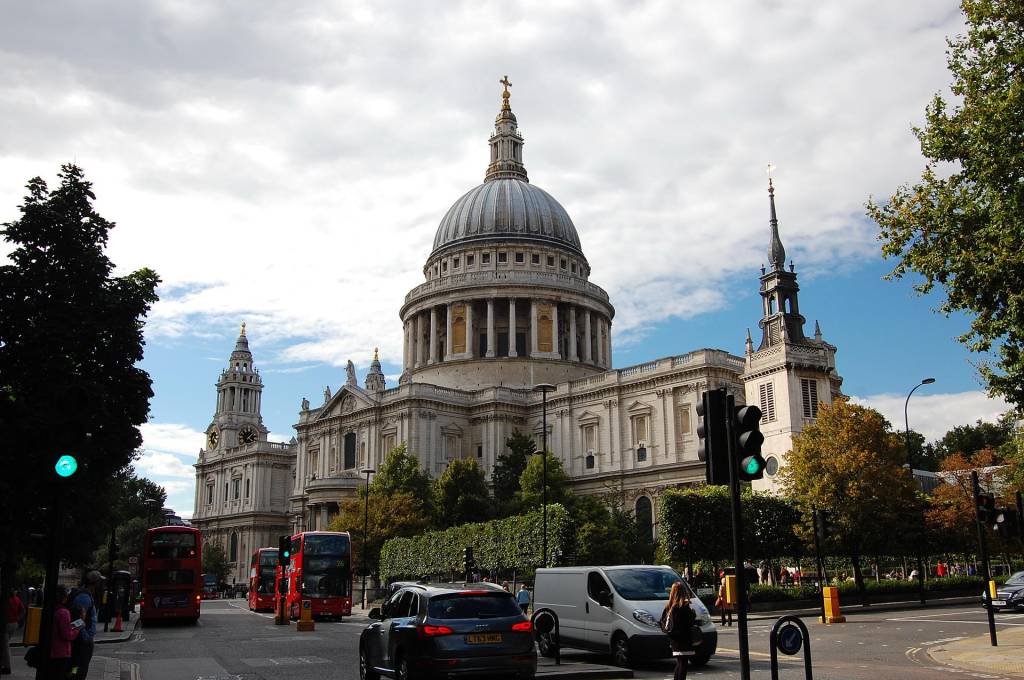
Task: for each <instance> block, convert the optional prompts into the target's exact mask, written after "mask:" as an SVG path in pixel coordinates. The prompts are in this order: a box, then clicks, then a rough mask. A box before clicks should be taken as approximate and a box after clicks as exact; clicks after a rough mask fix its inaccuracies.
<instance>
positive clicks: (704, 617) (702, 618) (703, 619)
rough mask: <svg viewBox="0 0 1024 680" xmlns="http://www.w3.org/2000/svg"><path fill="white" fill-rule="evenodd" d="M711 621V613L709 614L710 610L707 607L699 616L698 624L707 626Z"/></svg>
mask: <svg viewBox="0 0 1024 680" xmlns="http://www.w3.org/2000/svg"><path fill="white" fill-rule="evenodd" d="M709 623H711V614H709V613H708V610H706V609H705V610H704V611H702V612H701V613H700V614H699V615H698V616H697V625H698V626H706V625H708V624H709Z"/></svg>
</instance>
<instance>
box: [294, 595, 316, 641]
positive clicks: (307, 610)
mask: <svg viewBox="0 0 1024 680" xmlns="http://www.w3.org/2000/svg"><path fill="white" fill-rule="evenodd" d="M315 628H316V624H315V623H313V607H312V602H310V601H309V600H303V601H302V611H301V612H300V613H299V622H298V624H297V625H296V626H295V629H296V630H298V631H299V632H302V633H309V632H311V631H312V630H314V629H315Z"/></svg>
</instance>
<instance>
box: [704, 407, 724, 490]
mask: <svg viewBox="0 0 1024 680" xmlns="http://www.w3.org/2000/svg"><path fill="white" fill-rule="evenodd" d="M725 404H726V396H725V390H707V391H706V392H704V394H702V395H701V400H700V403H699V404H697V416H698V417H699V418H700V422H699V423H698V425H697V436H698V437H699V438H700V447H699V448H698V449H697V457H698V458H699V459H700V460H702V461H703V462H704V478H705V480H706V481H707V483H708V484H711V485H722V486H728V485H729V436H728V433H727V430H726V421H725V419H726V417H727V416H726V412H725Z"/></svg>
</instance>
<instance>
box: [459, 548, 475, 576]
mask: <svg viewBox="0 0 1024 680" xmlns="http://www.w3.org/2000/svg"><path fill="white" fill-rule="evenodd" d="M462 564H463V566H464V567H465V570H466V573H467V574H468V573H469V572H471V571H473V570H474V569H476V560H475V559H473V546H471V545H467V546H466V547H465V548H463V550H462Z"/></svg>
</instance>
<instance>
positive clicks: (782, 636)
mask: <svg viewBox="0 0 1024 680" xmlns="http://www.w3.org/2000/svg"><path fill="white" fill-rule="evenodd" d="M778 642H779V651H780V652H782V653H783V654H788V655H789V656H793V655H794V654H796V653H797V652H799V651H800V648H801V647H802V646H803V644H804V636H803V635H802V634H801V633H800V629H799V628H797V627H796V626H795V625H792V624H790V625H788V626H785V627H784V628H782V629H781V630H780V631H779V637H778Z"/></svg>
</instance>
